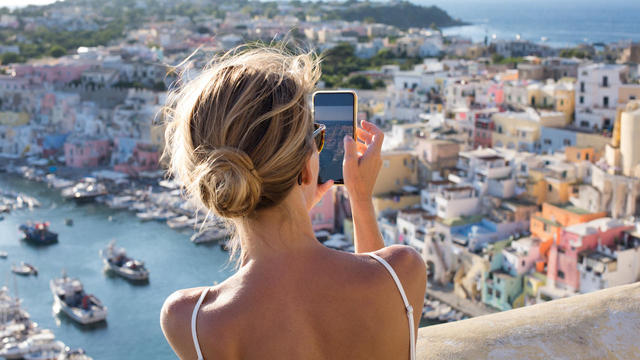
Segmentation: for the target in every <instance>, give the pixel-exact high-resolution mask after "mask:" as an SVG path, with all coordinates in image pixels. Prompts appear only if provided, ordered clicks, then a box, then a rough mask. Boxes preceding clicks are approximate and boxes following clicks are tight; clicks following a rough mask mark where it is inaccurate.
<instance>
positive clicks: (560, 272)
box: [558, 270, 564, 279]
mask: <svg viewBox="0 0 640 360" xmlns="http://www.w3.org/2000/svg"><path fill="white" fill-rule="evenodd" d="M558 277H559V278H560V279H564V272H562V270H558Z"/></svg>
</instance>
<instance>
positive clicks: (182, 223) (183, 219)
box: [167, 215, 196, 229]
mask: <svg viewBox="0 0 640 360" xmlns="http://www.w3.org/2000/svg"><path fill="white" fill-rule="evenodd" d="M195 224H196V221H195V219H192V218H190V217H188V216H186V215H182V216H178V217H174V218H173V219H168V220H167V225H168V226H169V227H170V228H172V229H182V228H185V227H187V226H189V225H192V226H193V225H195Z"/></svg>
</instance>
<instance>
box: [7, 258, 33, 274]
mask: <svg viewBox="0 0 640 360" xmlns="http://www.w3.org/2000/svg"><path fill="white" fill-rule="evenodd" d="M11 271H12V272H13V273H14V274H18V275H24V276H29V275H33V276H38V269H36V267H35V266H33V265H31V264H27V263H26V262H24V261H23V262H21V263H20V265H11Z"/></svg>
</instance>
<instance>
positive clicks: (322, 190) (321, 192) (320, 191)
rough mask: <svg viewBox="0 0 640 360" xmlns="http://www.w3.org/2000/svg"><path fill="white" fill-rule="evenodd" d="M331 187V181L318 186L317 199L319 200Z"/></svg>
mask: <svg viewBox="0 0 640 360" xmlns="http://www.w3.org/2000/svg"><path fill="white" fill-rule="evenodd" d="M332 186H333V180H328V181H326V182H324V183H322V184H319V185H318V190H317V193H318V195H317V198H318V199H319V198H321V197H322V196H323V195H324V193H326V192H327V191H328V190H329V189H331V187H332Z"/></svg>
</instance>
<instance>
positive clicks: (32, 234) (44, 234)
mask: <svg viewBox="0 0 640 360" xmlns="http://www.w3.org/2000/svg"><path fill="white" fill-rule="evenodd" d="M19 229H20V231H22V232H23V233H24V240H26V241H29V242H31V243H33V244H35V245H50V244H55V243H57V242H58V234H56V233H54V232H53V231H50V230H49V222H48V221H47V222H40V223H35V224H34V225H30V224H22V225H20V227H19Z"/></svg>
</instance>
